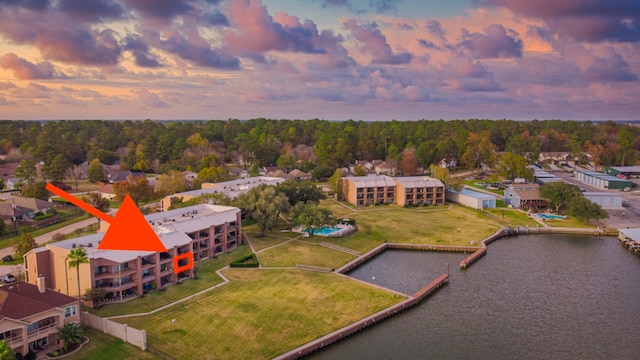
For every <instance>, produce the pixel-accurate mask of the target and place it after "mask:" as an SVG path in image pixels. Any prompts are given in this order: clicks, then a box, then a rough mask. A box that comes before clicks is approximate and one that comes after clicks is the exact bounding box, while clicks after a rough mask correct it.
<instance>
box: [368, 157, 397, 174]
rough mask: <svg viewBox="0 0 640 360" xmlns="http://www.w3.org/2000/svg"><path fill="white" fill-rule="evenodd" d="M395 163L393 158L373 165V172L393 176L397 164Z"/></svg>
mask: <svg viewBox="0 0 640 360" xmlns="http://www.w3.org/2000/svg"><path fill="white" fill-rule="evenodd" d="M396 163H397V162H396V161H395V160H394V161H387V162H383V163H380V164H378V165H375V166H374V168H375V172H376V174H377V175H389V176H395V175H396V171H397V170H398V165H397V164H396Z"/></svg>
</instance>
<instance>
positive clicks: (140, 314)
mask: <svg viewBox="0 0 640 360" xmlns="http://www.w3.org/2000/svg"><path fill="white" fill-rule="evenodd" d="M228 268H229V266H228V265H227V266H225V267H223V268H222V269H220V270H218V271H216V274H218V276H220V278H222V282H221V283H220V284H216V285H213V286H211V287H208V288H206V289H204V290H200V291H198V292H197V293H193V294H191V295H189V296H185V297H183V298H182V299H178V300H176V301H174V302H172V303H169V304H167V305H164V306H161V307H159V308H156V309H154V310H151V311H149V312H144V313H137V314H126V315H115V316H107V317H105V319H118V318H126V317H132V316H145V315H151V314H155V313H157V312H158V311H162V310H164V309H166V308H168V307H171V306H173V305H175V304H179V303H181V302H184V301H187V300H191V299H193V298H194V297H196V296H198V295H201V294H204V293H206V292H207V291H209V290H213V289H215V288H217V287H220V286H222V285H225V284H227V283H229V279H228V278H227V277H226V276H224V274H222V270H225V269H228Z"/></svg>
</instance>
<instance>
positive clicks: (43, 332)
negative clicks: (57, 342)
mask: <svg viewBox="0 0 640 360" xmlns="http://www.w3.org/2000/svg"><path fill="white" fill-rule="evenodd" d="M58 326H60V323H59V322H57V321H52V322H50V323H48V324H47V325H43V326H39V327H38V328H37V329H33V330H31V331H29V332H27V337H28V338H32V337H38V338H40V337H43V336H48V335H49V334H50V333H51V332H56V333H57V332H58V329H57V327H58Z"/></svg>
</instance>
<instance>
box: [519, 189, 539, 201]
mask: <svg viewBox="0 0 640 360" xmlns="http://www.w3.org/2000/svg"><path fill="white" fill-rule="evenodd" d="M515 192H516V194H518V196H519V197H520V200H543V199H542V198H541V197H540V191H539V190H515Z"/></svg>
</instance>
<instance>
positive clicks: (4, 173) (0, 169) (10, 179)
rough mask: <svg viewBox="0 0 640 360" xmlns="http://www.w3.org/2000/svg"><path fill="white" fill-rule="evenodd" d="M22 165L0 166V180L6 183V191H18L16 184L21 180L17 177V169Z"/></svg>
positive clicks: (5, 164)
mask: <svg viewBox="0 0 640 360" xmlns="http://www.w3.org/2000/svg"><path fill="white" fill-rule="evenodd" d="M19 165H20V163H18V162H9V163H2V164H0V179H2V180H3V181H4V185H5V188H6V189H9V190H16V189H17V187H16V184H18V183H19V182H20V179H18V178H17V177H16V168H17V167H18V166H19Z"/></svg>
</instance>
